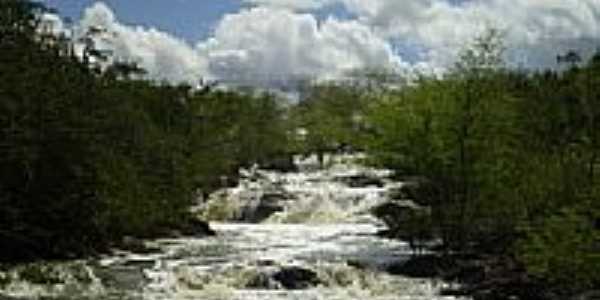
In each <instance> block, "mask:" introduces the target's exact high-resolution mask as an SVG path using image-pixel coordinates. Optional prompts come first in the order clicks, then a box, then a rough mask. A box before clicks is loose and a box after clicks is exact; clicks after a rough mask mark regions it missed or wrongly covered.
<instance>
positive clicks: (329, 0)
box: [243, 0, 339, 10]
mask: <svg viewBox="0 0 600 300" xmlns="http://www.w3.org/2000/svg"><path fill="white" fill-rule="evenodd" d="M243 2H244V3H246V4H250V5H254V6H265V7H271V8H284V9H290V10H316V9H321V8H323V7H326V6H328V5H332V4H335V3H337V2H339V0H243Z"/></svg>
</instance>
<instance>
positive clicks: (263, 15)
mask: <svg viewBox="0 0 600 300" xmlns="http://www.w3.org/2000/svg"><path fill="white" fill-rule="evenodd" d="M199 49H200V51H201V52H202V53H203V55H205V56H207V57H208V58H209V61H210V64H211V70H212V71H213V72H214V73H215V74H216V75H217V76H218V77H220V78H225V79H230V80H234V81H241V82H247V83H251V84H257V83H259V82H260V81H264V82H270V81H279V80H280V79H282V78H286V77H288V78H289V77H291V78H296V77H306V76H318V77H333V78H335V77H337V76H340V75H342V74H344V73H345V72H346V71H349V70H353V69H360V68H383V67H397V68H400V67H402V66H403V65H404V63H403V62H402V60H401V59H400V58H399V57H397V56H395V55H394V53H393V51H392V48H391V46H390V44H389V43H388V42H387V41H386V40H384V39H382V38H381V37H379V36H376V35H374V34H373V32H372V31H371V30H370V29H369V28H368V27H367V26H365V25H364V24H362V23H360V22H357V21H340V20H337V19H335V18H329V19H327V20H325V21H324V22H322V23H319V22H318V21H317V19H316V18H315V17H314V16H313V15H311V14H299V13H294V12H291V11H287V10H278V9H271V8H264V7H263V8H253V9H249V10H243V11H241V12H240V13H238V14H232V15H228V16H226V17H225V18H224V19H223V20H222V21H221V22H220V23H219V25H218V27H217V28H216V31H215V35H214V37H212V38H211V39H209V40H208V41H205V42H202V43H200V45H199Z"/></svg>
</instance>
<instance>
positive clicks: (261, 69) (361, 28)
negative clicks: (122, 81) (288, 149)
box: [40, 0, 600, 85]
mask: <svg viewBox="0 0 600 300" xmlns="http://www.w3.org/2000/svg"><path fill="white" fill-rule="evenodd" d="M40 1H43V2H44V3H45V4H47V5H48V6H50V7H53V8H56V9H57V10H58V12H59V14H60V15H61V16H62V17H68V18H70V19H72V20H73V23H74V25H75V27H77V28H80V29H83V30H85V28H86V27H89V26H94V27H97V26H100V27H104V28H106V29H107V30H108V31H110V32H112V33H113V34H112V35H111V36H110V37H109V38H106V37H105V39H103V41H102V42H101V44H102V47H105V48H108V49H107V50H111V51H112V52H113V53H115V56H116V58H117V59H119V60H128V61H134V62H137V63H138V64H139V65H141V66H142V67H143V68H145V69H146V70H147V71H149V72H148V73H149V77H152V78H153V79H160V80H165V79H166V80H170V81H195V80H198V79H199V78H213V79H217V80H222V81H227V82H239V83H242V84H257V85H265V84H266V85H268V84H270V83H271V82H279V81H281V80H285V79H286V78H294V77H297V76H302V77H306V76H309V77H312V78H328V79H330V78H339V77H340V76H342V77H343V76H345V74H349V73H350V72H352V71H356V70H361V69H386V70H392V71H395V72H401V73H402V72H407V73H412V72H415V71H418V72H435V73H439V72H445V71H446V70H448V69H449V68H451V67H452V65H453V63H454V62H455V60H456V57H458V54H459V53H460V51H462V50H463V49H465V47H467V46H468V45H469V44H470V43H471V42H472V41H473V40H474V39H475V38H476V37H477V36H478V35H480V34H481V33H482V32H483V31H484V30H485V28H489V27H490V26H492V27H495V28H498V29H501V30H502V32H504V39H503V42H504V44H505V46H507V49H508V50H507V51H506V53H505V59H506V62H507V64H509V65H517V66H526V67H531V68H540V67H551V66H553V65H555V57H556V54H559V53H564V52H567V51H568V50H571V49H575V50H582V51H584V52H585V51H587V52H590V49H595V48H596V47H598V46H600V14H598V11H600V1H598V0H511V1H508V0H468V1H467V0H105V1H101V2H98V1H97V0H40Z"/></svg>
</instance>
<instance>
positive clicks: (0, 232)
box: [0, 0, 287, 260]
mask: <svg viewBox="0 0 600 300" xmlns="http://www.w3.org/2000/svg"><path fill="white" fill-rule="evenodd" d="M42 11H43V7H42V6H39V5H36V4H31V3H29V2H27V1H12V0H11V1H5V0H2V1H0V15H2V18H0V20H1V21H0V26H1V27H0V31H2V33H3V34H2V35H0V128H1V130H0V244H1V245H3V246H2V247H1V248H0V260H13V259H35V258H56V257H73V256H80V255H85V254H90V253H93V252H95V251H102V250H104V249H105V248H107V247H109V246H111V244H113V243H115V242H117V243H118V241H120V240H121V239H122V237H123V236H127V235H130V236H131V235H133V236H154V235H157V234H164V233H166V232H167V231H169V230H171V229H176V228H178V227H179V226H185V224H182V223H185V220H189V215H188V214H189V212H188V210H189V207H190V206H191V205H192V204H193V202H194V201H195V197H196V196H197V194H198V191H202V192H204V193H208V192H211V191H212V190H214V189H216V188H218V187H219V185H220V183H221V182H220V181H221V180H220V179H221V176H222V175H230V174H232V173H234V172H237V168H238V167H239V166H242V165H250V164H252V163H260V162H263V161H266V160H268V159H269V158H270V156H271V155H274V154H275V153H281V152H285V151H287V148H286V144H287V129H286V128H285V126H284V118H285V114H284V111H283V110H282V108H281V107H280V106H279V103H278V99H276V98H275V97H273V96H271V95H266V94H244V93H239V92H233V91H231V92H225V91H217V90H213V89H211V88H205V89H203V90H192V89H191V88H190V87H187V86H172V85H169V84H158V83H155V82H150V81H146V80H139V79H134V78H132V76H130V75H132V74H133V73H136V74H143V72H142V71H141V69H139V68H138V67H137V66H135V65H133V64H128V63H118V64H115V65H113V66H108V67H107V68H106V70H105V71H104V72H98V66H97V65H96V64H92V63H89V62H88V60H87V59H86V58H85V57H84V58H83V61H82V59H80V58H79V57H77V56H75V54H74V52H73V51H68V49H72V48H74V45H73V43H74V41H69V40H68V39H64V37H56V36H53V35H44V34H43V33H40V31H39V30H38V28H39V27H38V23H39V20H38V17H39V15H40V14H39V13H40V12H42ZM93 50H94V49H92V48H87V49H86V51H88V52H90V53H91V52H93ZM97 52H102V51H101V50H98V51H97ZM90 55H91V54H90Z"/></svg>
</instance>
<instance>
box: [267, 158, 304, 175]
mask: <svg viewBox="0 0 600 300" xmlns="http://www.w3.org/2000/svg"><path fill="white" fill-rule="evenodd" d="M260 166H261V168H262V169H264V170H270V171H279V172H284V173H288V172H296V171H298V166H296V164H294V156H293V155H279V156H274V157H271V158H269V159H267V160H264V161H262V162H260Z"/></svg>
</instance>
